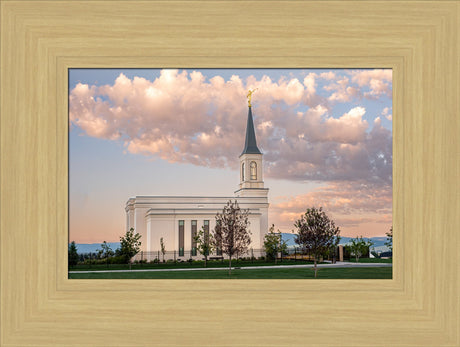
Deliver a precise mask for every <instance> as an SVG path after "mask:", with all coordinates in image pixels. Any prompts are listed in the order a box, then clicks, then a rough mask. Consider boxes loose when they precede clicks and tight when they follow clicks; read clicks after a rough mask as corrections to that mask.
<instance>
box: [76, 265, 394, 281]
mask: <svg viewBox="0 0 460 347" xmlns="http://www.w3.org/2000/svg"><path fill="white" fill-rule="evenodd" d="M103 278H107V279H129V278H131V279H144V278H145V279H229V278H231V279H304V278H314V271H313V270H312V269H311V268H293V269H281V268H280V269H249V270H248V269H244V270H243V269H235V270H232V274H231V276H229V275H228V271H225V270H206V271H150V272H147V271H146V272H115V273H106V272H105V273H104V272H101V273H83V274H69V279H103ZM318 278H319V279H391V278H392V267H380V268H379V267H372V268H320V269H319V270H318Z"/></svg>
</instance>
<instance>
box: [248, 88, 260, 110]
mask: <svg viewBox="0 0 460 347" xmlns="http://www.w3.org/2000/svg"><path fill="white" fill-rule="evenodd" d="M257 89H259V88H256V89H253V90H251V89H249V91H248V95H246V97H247V98H248V106H249V107H251V98H252V93H254V92H255V91H256V90H257Z"/></svg>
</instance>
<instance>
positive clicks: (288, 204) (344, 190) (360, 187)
mask: <svg viewBox="0 0 460 347" xmlns="http://www.w3.org/2000/svg"><path fill="white" fill-rule="evenodd" d="M310 207H322V208H323V209H324V210H325V211H326V213H327V214H328V216H329V217H330V218H332V219H333V220H334V221H335V223H336V225H337V226H339V227H340V229H341V230H342V231H343V233H342V235H345V234H348V235H353V234H354V233H356V232H358V231H359V232H360V233H361V234H363V235H370V236H376V235H383V234H384V233H385V232H386V231H387V229H388V228H389V227H390V226H391V223H392V215H391V212H392V189H391V186H382V187H375V186H373V185H371V184H369V183H367V182H364V181H362V182H345V181H335V182H329V184H328V185H326V186H323V187H320V188H317V189H315V190H313V191H311V192H309V193H306V194H300V195H297V196H293V197H275V198H274V202H273V203H272V204H271V205H270V213H271V216H270V217H271V218H270V219H271V221H270V223H274V224H275V225H277V226H278V227H279V228H280V229H281V230H283V231H290V230H293V223H294V221H295V220H297V219H299V218H300V216H301V215H302V214H304V213H305V211H306V209H307V208H310ZM365 225H367V226H365ZM356 228H358V229H356Z"/></svg>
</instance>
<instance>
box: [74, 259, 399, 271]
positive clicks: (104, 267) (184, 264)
mask: <svg viewBox="0 0 460 347" xmlns="http://www.w3.org/2000/svg"><path fill="white" fill-rule="evenodd" d="M346 261H348V260H346ZM350 262H353V263H354V262H355V259H354V258H353V259H350ZM359 262H360V263H391V262H392V260H391V259H377V258H372V259H370V258H360V259H359ZM301 264H313V262H312V261H305V260H298V261H293V260H283V261H282V262H279V261H278V262H277V263H276V264H275V262H273V261H264V260H254V261H251V260H239V261H235V260H232V266H245V267H247V266H273V265H301ZM202 267H204V261H193V262H191V263H189V262H177V263H174V262H166V263H157V264H142V265H141V264H133V265H132V270H144V269H190V268H202ZM208 267H228V260H224V261H220V260H217V261H216V260H214V261H208ZM69 270H70V271H99V270H129V265H128V264H109V266H107V265H106V264H98V265H91V266H90V265H76V266H73V267H72V268H69Z"/></svg>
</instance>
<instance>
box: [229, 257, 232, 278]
mask: <svg viewBox="0 0 460 347" xmlns="http://www.w3.org/2000/svg"><path fill="white" fill-rule="evenodd" d="M231 274H232V256H230V257H229V263H228V275H229V276H230V275H231Z"/></svg>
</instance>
